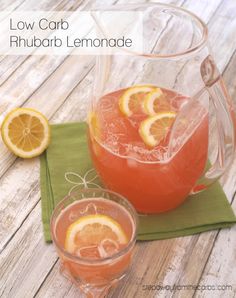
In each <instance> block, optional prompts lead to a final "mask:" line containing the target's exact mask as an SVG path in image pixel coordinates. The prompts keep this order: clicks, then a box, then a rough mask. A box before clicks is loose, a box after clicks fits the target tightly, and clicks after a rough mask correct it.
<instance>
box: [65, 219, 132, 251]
mask: <svg viewBox="0 0 236 298" xmlns="http://www.w3.org/2000/svg"><path fill="white" fill-rule="evenodd" d="M104 240H105V241H106V240H109V241H112V242H114V243H118V244H122V245H124V244H127V243H128V238H127V236H126V234H125V232H124V230H123V228H122V227H121V225H120V224H119V223H118V222H117V221H116V220H114V219H113V218H111V217H109V216H107V215H102V214H93V215H85V216H83V217H81V218H79V219H78V220H77V221H75V222H74V223H72V224H71V225H70V226H69V227H68V229H67V232H66V239H65V250H66V251H67V252H69V253H71V254H76V251H77V250H80V249H86V248H90V247H93V246H96V245H99V244H101V243H102V242H103V241H104Z"/></svg>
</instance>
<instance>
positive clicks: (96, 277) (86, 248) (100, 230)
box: [51, 188, 137, 297]
mask: <svg viewBox="0 0 236 298" xmlns="http://www.w3.org/2000/svg"><path fill="white" fill-rule="evenodd" d="M51 234H52V240H53V242H54V244H55V246H56V250H57V252H58V254H59V257H60V260H61V272H62V273H64V274H65V275H66V276H67V277H69V278H70V279H71V280H72V281H73V282H74V283H75V284H76V285H77V286H79V288H80V289H81V290H82V291H83V292H84V293H85V294H86V295H87V297H104V296H106V294H107V293H108V291H109V289H110V288H111V287H113V286H115V285H116V284H117V282H118V281H119V280H121V279H122V278H123V277H124V276H125V275H126V273H127V271H128V269H129V266H130V262H131V257H132V253H133V249H134V245H135V241H136V234H137V214H136V211H135V209H134V208H133V206H132V205H131V204H130V203H129V201H127V200H126V199H125V198H124V197H122V196H121V195H119V194H117V193H115V192H113V191H108V190H105V189H102V188H101V189H100V188H96V189H95V188H85V189H80V190H78V191H77V192H75V193H73V194H71V195H68V196H67V197H66V198H64V199H63V200H62V201H61V202H60V203H59V204H58V205H57V207H56V208H55V210H54V212H53V214H52V217H51Z"/></svg>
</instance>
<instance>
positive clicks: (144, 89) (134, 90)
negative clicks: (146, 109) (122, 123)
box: [119, 85, 156, 117]
mask: <svg viewBox="0 0 236 298" xmlns="http://www.w3.org/2000/svg"><path fill="white" fill-rule="evenodd" d="M155 89H156V87H153V86H148V85H147V86H146V85H143V86H134V87H131V88H128V89H127V90H126V91H125V92H124V93H123V95H122V96H121V97H120V99H119V108H120V111H121V112H122V114H123V115H125V116H127V117H130V116H132V115H133V114H134V113H137V112H139V111H142V109H143V101H144V98H145V96H146V95H147V93H149V92H151V91H153V90H155Z"/></svg>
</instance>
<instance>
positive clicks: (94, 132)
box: [88, 112, 101, 139]
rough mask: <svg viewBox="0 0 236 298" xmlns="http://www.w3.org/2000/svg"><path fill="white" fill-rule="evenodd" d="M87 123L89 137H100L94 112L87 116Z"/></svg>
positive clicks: (99, 128) (99, 129) (98, 124)
mask: <svg viewBox="0 0 236 298" xmlns="http://www.w3.org/2000/svg"><path fill="white" fill-rule="evenodd" d="M88 123H89V129H90V133H91V135H92V136H93V137H95V138H98V139H99V138H100V137H101V125H100V123H99V120H98V116H97V114H96V113H95V112H90V113H89V114H88Z"/></svg>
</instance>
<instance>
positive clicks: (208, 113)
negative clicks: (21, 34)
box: [88, 3, 235, 213]
mask: <svg viewBox="0 0 236 298" xmlns="http://www.w3.org/2000/svg"><path fill="white" fill-rule="evenodd" d="M104 10H110V11H116V12H118V11H124V10H125V11H139V12H142V16H143V17H142V22H143V32H139V35H140V38H143V45H144V46H143V51H142V52H132V51H127V50H124V49H118V48H117V49H116V53H115V54H113V53H111V54H109V55H100V56H98V57H97V61H96V73H95V82H94V88H93V95H92V98H91V108H90V111H89V117H88V123H89V130H88V135H89V147H90V151H91V157H92V160H93V163H94V166H95V168H96V170H97V172H98V173H99V176H100V177H101V179H102V181H103V183H104V184H105V186H106V187H107V188H108V189H111V190H114V191H116V192H118V193H120V194H122V195H124V196H125V197H127V198H128V200H130V202H132V204H133V205H134V206H135V208H136V210H137V211H138V212H140V213H159V212H164V211H168V210H171V209H174V208H176V207H177V206H179V205H180V204H182V203H183V202H184V201H185V200H186V198H187V197H188V196H189V195H191V194H195V193H198V192H200V191H203V190H206V189H207V188H208V187H209V186H210V185H212V184H213V183H214V182H215V181H217V180H218V179H219V178H220V177H221V176H222V175H223V174H224V173H225V171H226V170H227V169H228V168H229V166H230V165H231V163H232V160H233V158H234V152H235V130H234V123H235V116H234V112H233V106H232V101H231V99H230V97H229V95H228V92H227V90H226V87H225V84H224V82H223V79H222V76H221V74H220V73H219V71H218V69H217V67H216V65H215V62H214V59H213V57H212V54H211V50H210V47H209V44H208V29H207V26H206V25H205V24H204V22H203V21H202V20H201V19H200V18H199V17H198V16H196V15H195V14H193V13H191V12H190V11H187V10H185V9H183V8H179V7H175V6H172V5H167V4H160V3H147V4H130V5H128V4H127V5H125V6H119V5H115V6H112V7H109V8H104ZM102 18H103V12H102V11H97V12H95V13H94V19H95V22H96V23H97V25H98V30H99V32H100V35H103V36H107V34H108V35H109V26H107V25H106V23H104V22H103V21H102ZM137 22H140V19H137ZM104 24H105V25H104ZM133 28H135V22H131V23H130V27H129V26H127V27H126V28H125V30H126V32H129V30H133ZM132 94H133V95H132ZM160 119H164V120H165V123H163V122H162V123H161V121H160ZM168 121H169V122H168ZM166 123H170V124H169V126H168V125H167V124H166ZM158 125H159V126H158ZM160 127H161V129H163V127H164V128H165V131H164V133H165V135H164V137H163V139H158V135H159V134H161V135H162V134H163V130H161V129H160ZM158 129H159V131H158ZM156 140H159V141H158V142H157V143H156ZM153 144H154V145H153Z"/></svg>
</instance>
